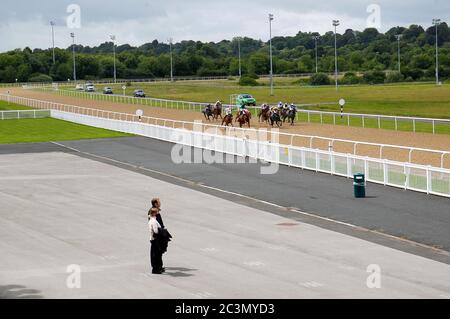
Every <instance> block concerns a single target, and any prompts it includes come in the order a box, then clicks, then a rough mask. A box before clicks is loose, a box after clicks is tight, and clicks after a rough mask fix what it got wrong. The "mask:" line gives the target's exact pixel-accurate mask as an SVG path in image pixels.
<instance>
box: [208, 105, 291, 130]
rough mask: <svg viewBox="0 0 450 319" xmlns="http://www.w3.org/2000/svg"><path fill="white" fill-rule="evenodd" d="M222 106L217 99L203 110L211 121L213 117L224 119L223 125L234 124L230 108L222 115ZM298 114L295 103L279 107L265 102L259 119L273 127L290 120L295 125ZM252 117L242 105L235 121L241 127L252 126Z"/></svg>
mask: <svg viewBox="0 0 450 319" xmlns="http://www.w3.org/2000/svg"><path fill="white" fill-rule="evenodd" d="M222 108H223V105H222V103H220V101H217V102H216V103H215V104H214V105H211V104H208V105H207V106H206V107H205V108H204V109H203V110H202V113H203V115H204V116H205V118H206V119H207V120H208V121H211V118H212V119H213V120H214V121H217V120H219V118H220V119H221V120H222V125H223V126H229V125H231V126H233V119H234V116H233V113H232V112H231V109H230V108H227V109H226V111H225V115H224V116H222ZM296 115H297V109H296V108H295V106H294V105H292V104H291V105H290V106H288V105H287V104H285V105H284V106H283V105H282V104H279V107H271V106H270V105H269V104H263V105H262V106H261V109H260V110H259V112H258V121H259V123H267V124H269V125H271V126H272V127H273V126H274V125H277V127H281V126H282V125H283V123H285V122H286V120H288V123H291V125H294V121H295V118H296ZM251 118H252V114H251V113H250V111H249V110H247V109H246V108H245V107H241V109H240V110H239V111H238V113H237V114H236V118H235V121H234V122H238V123H239V126H240V127H243V126H244V125H248V127H250V121H251Z"/></svg>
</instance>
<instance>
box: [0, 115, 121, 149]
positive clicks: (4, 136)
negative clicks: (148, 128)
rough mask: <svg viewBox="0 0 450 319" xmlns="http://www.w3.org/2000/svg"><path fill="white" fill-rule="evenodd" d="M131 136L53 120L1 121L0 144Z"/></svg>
mask: <svg viewBox="0 0 450 319" xmlns="http://www.w3.org/2000/svg"><path fill="white" fill-rule="evenodd" d="M121 136H129V135H128V134H123V133H118V132H113V131H108V130H103V129H98V128H94V127H90V126H84V125H79V124H73V123H70V122H65V121H60V120H56V119H52V118H44V119H22V120H4V121H0V144H15V143H35V142H49V141H68V140H81V139H95V138H112V137H121Z"/></svg>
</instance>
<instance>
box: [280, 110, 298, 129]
mask: <svg viewBox="0 0 450 319" xmlns="http://www.w3.org/2000/svg"><path fill="white" fill-rule="evenodd" d="M296 116H297V109H296V108H295V107H291V108H290V109H289V111H288V113H287V115H286V116H285V117H284V118H283V123H284V122H285V121H286V119H288V123H289V122H290V123H291V125H294V121H295V118H296Z"/></svg>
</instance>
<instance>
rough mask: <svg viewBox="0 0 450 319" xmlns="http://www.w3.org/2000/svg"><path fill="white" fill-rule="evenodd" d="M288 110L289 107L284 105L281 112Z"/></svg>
mask: <svg viewBox="0 0 450 319" xmlns="http://www.w3.org/2000/svg"><path fill="white" fill-rule="evenodd" d="M288 108H289V105H288V104H287V103H286V104H284V106H283V110H284V111H287V109H288Z"/></svg>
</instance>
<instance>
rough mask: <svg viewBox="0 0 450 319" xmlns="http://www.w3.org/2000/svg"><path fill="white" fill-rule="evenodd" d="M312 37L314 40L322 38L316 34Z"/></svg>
mask: <svg viewBox="0 0 450 319" xmlns="http://www.w3.org/2000/svg"><path fill="white" fill-rule="evenodd" d="M312 38H313V39H314V40H319V39H320V35H314V36H313V37H312Z"/></svg>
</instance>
